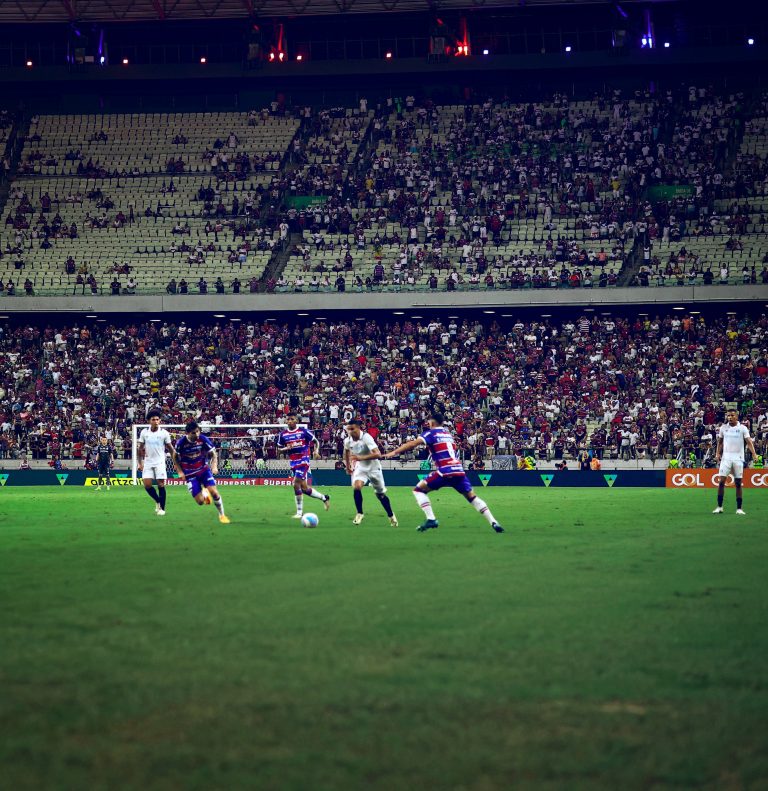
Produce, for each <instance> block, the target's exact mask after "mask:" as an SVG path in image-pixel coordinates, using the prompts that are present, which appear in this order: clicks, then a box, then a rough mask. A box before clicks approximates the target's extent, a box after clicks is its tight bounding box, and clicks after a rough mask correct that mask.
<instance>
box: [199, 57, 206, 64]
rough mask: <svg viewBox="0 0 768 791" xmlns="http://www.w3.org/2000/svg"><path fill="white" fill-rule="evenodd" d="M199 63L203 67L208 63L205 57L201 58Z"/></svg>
mask: <svg viewBox="0 0 768 791" xmlns="http://www.w3.org/2000/svg"><path fill="white" fill-rule="evenodd" d="M200 63H202V64H203V65H205V64H206V63H208V58H206V57H205V56H203V57H202V58H200Z"/></svg>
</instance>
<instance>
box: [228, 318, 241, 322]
mask: <svg viewBox="0 0 768 791" xmlns="http://www.w3.org/2000/svg"><path fill="white" fill-rule="evenodd" d="M230 321H242V319H238V318H234V319H230Z"/></svg>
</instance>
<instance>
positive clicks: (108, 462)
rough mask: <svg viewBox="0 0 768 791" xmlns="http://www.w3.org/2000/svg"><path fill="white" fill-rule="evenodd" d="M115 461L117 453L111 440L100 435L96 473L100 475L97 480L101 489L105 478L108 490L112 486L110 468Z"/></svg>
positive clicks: (97, 485)
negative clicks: (110, 442)
mask: <svg viewBox="0 0 768 791" xmlns="http://www.w3.org/2000/svg"><path fill="white" fill-rule="evenodd" d="M114 462H115V454H114V452H113V450H112V446H111V445H110V444H109V440H108V439H107V438H106V437H99V444H98V445H97V446H96V473H97V475H98V476H99V477H98V479H97V481H96V488H97V489H101V482H102V480H105V481H106V482H105V484H104V485H105V486H106V487H107V491H109V490H110V489H111V488H112V479H111V477H110V469H111V468H112V465H113V464H114Z"/></svg>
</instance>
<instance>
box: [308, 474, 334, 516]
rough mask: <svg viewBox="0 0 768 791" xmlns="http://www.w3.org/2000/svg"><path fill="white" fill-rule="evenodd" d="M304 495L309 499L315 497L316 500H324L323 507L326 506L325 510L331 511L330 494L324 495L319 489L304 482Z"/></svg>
mask: <svg viewBox="0 0 768 791" xmlns="http://www.w3.org/2000/svg"><path fill="white" fill-rule="evenodd" d="M304 494H306V495H307V497H314V498H315V500H322V502H323V505H324V506H325V510H326V511H328V510H330V507H331V496H330V495H329V494H323V493H322V492H321V491H319V490H318V489H314V488H312V487H311V486H309V484H307V482H306V481H304Z"/></svg>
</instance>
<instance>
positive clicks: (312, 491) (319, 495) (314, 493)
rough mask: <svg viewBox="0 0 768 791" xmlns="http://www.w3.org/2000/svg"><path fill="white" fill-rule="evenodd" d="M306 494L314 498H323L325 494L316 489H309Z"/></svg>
mask: <svg viewBox="0 0 768 791" xmlns="http://www.w3.org/2000/svg"><path fill="white" fill-rule="evenodd" d="M306 494H308V495H309V496H310V497H314V498H315V500H325V495H324V494H323V493H322V492H318V491H317V489H310V490H309V491H308V492H306Z"/></svg>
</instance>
